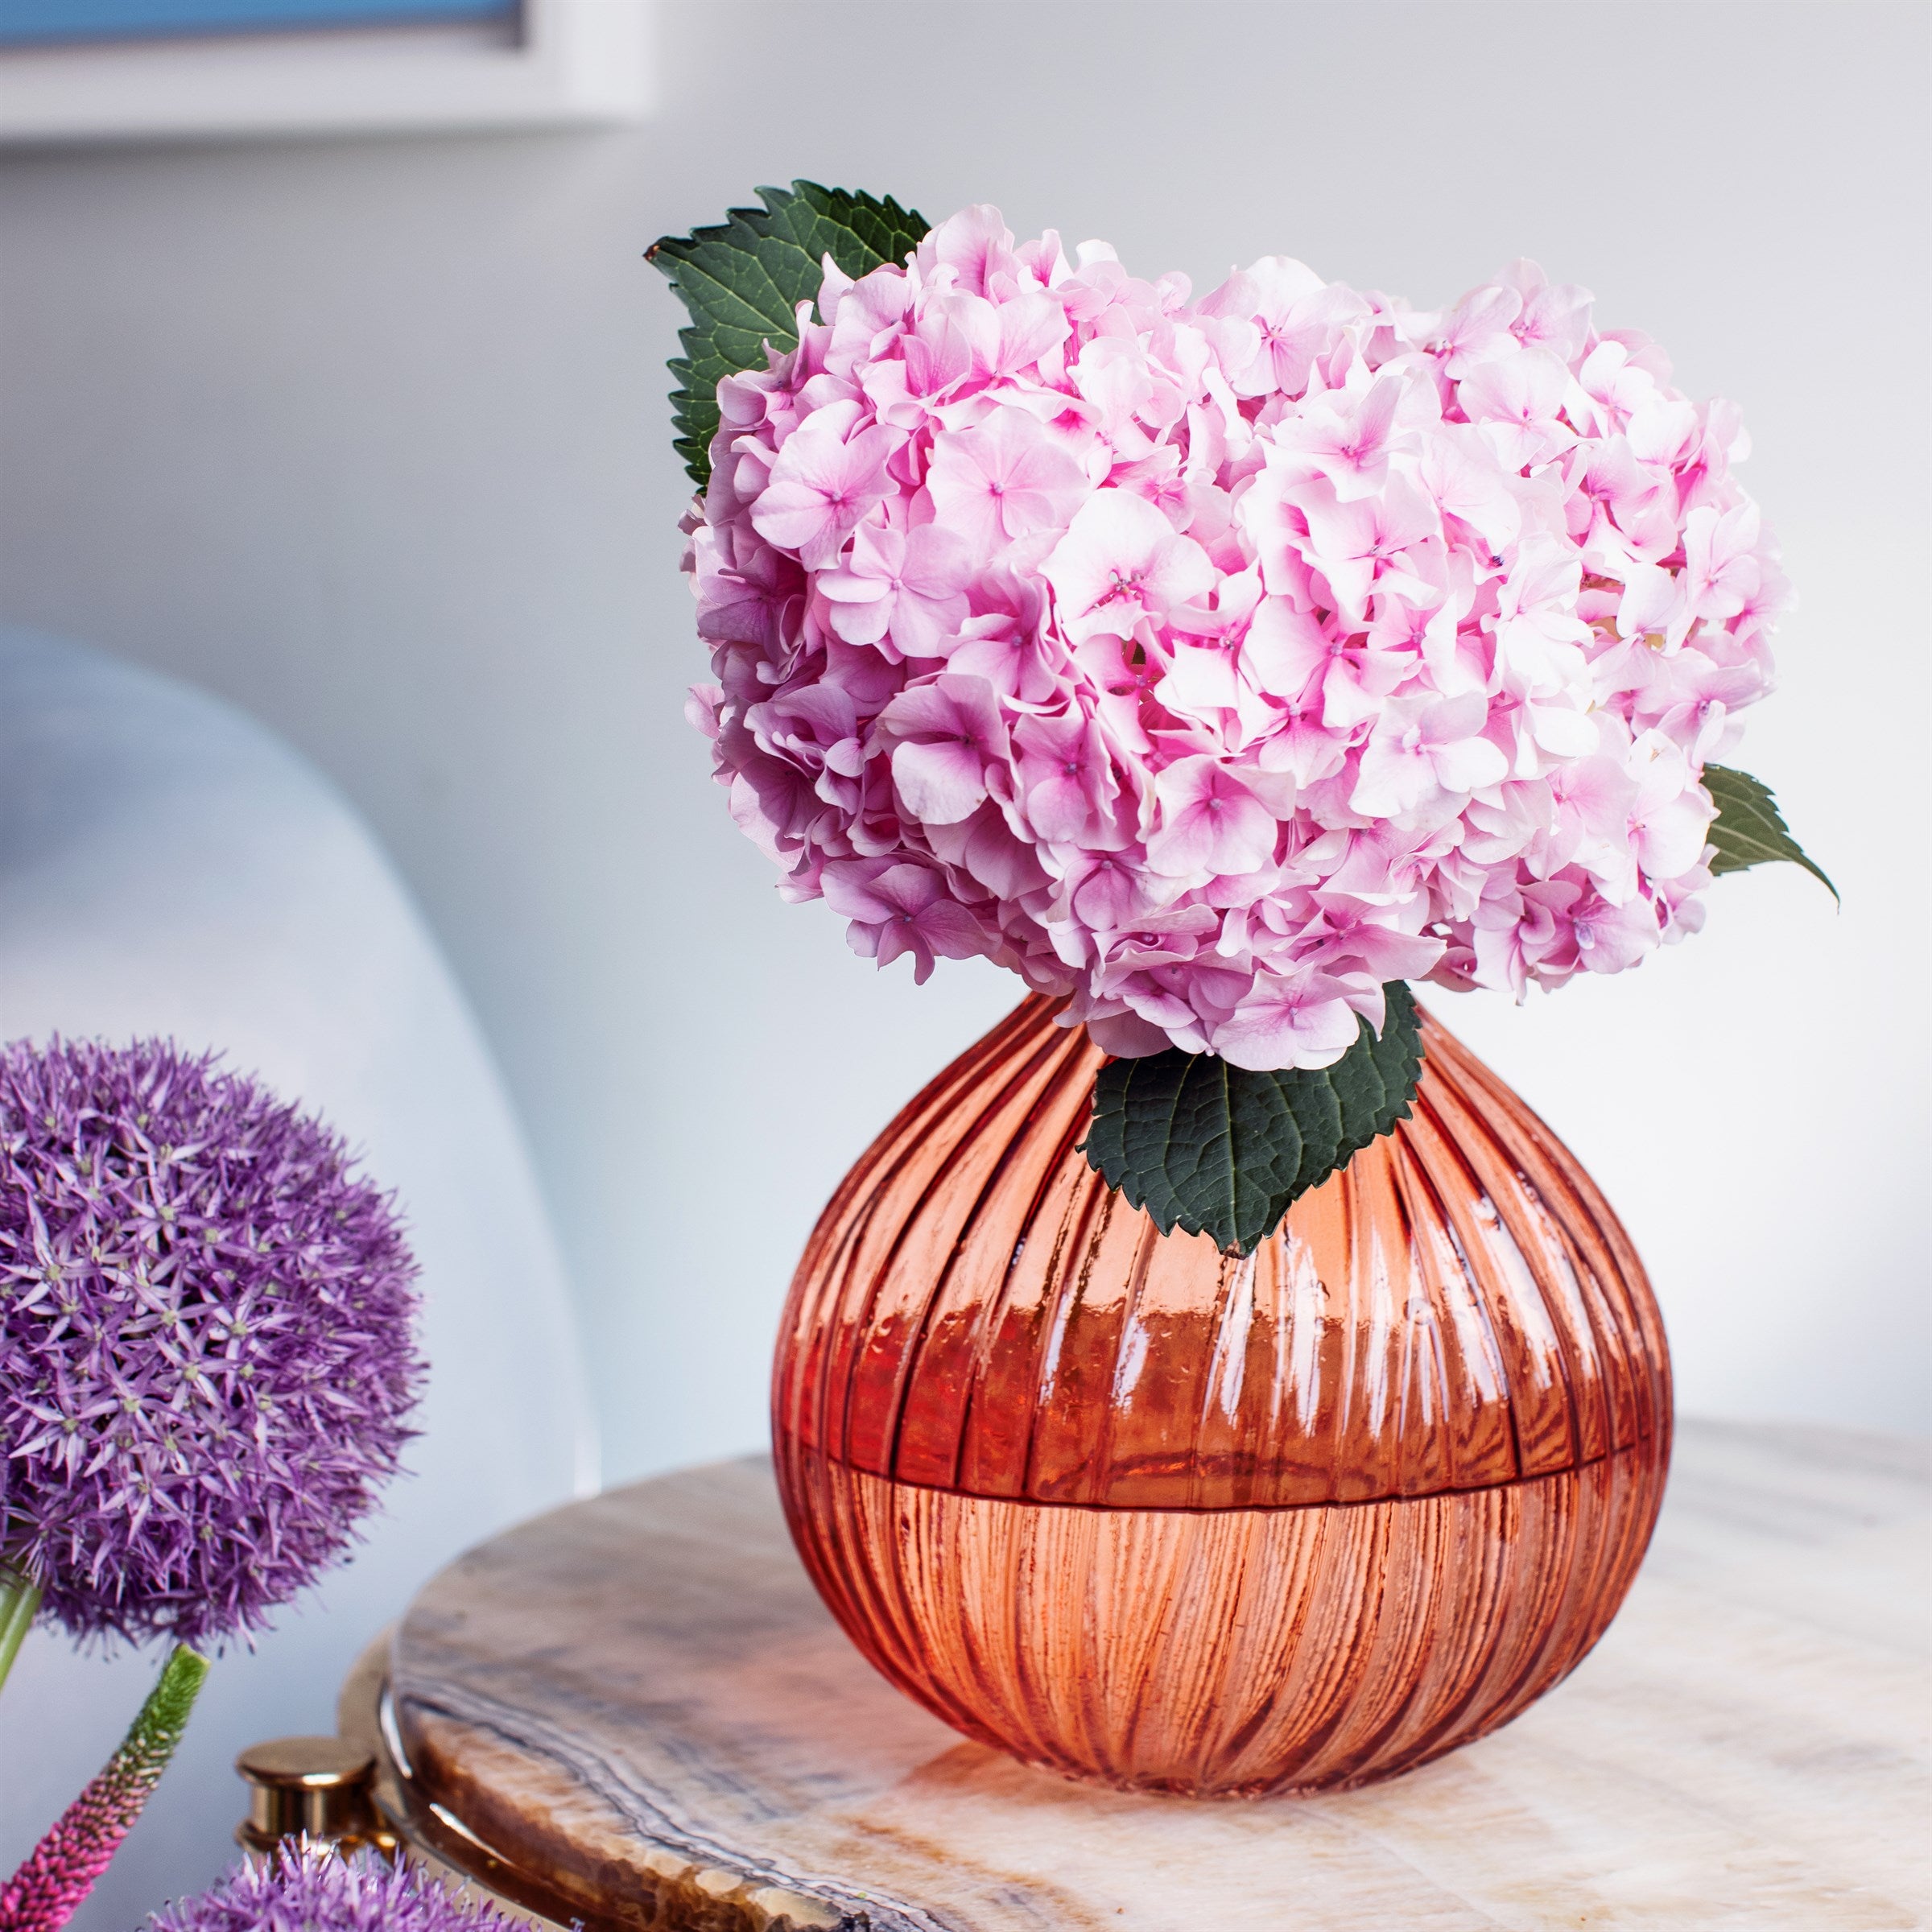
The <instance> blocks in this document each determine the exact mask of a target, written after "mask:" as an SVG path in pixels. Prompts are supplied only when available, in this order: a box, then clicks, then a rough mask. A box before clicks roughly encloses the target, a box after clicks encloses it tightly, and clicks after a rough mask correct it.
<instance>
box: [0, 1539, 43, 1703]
mask: <svg viewBox="0 0 1932 1932" xmlns="http://www.w3.org/2000/svg"><path fill="white" fill-rule="evenodd" d="M39 1608H40V1586H39V1584H38V1583H29V1582H28V1581H27V1579H26V1578H25V1577H23V1576H22V1575H20V1574H19V1572H18V1571H13V1570H9V1569H7V1568H6V1567H5V1566H4V1565H0V1685H4V1684H5V1683H6V1674H7V1672H8V1671H10V1670H12V1669H13V1667H14V1657H16V1656H17V1655H19V1649H20V1640H21V1639H22V1638H23V1637H25V1636H26V1635H27V1626H28V1625H29V1624H31V1623H32V1622H33V1620H34V1612H35V1611H36V1610H38V1609H39Z"/></svg>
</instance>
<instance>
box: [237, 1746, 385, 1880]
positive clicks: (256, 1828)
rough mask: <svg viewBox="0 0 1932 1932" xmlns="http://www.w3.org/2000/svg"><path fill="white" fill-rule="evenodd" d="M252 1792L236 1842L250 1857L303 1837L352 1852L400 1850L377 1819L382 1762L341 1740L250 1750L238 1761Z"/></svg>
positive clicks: (239, 1826) (243, 1753) (251, 1748)
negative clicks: (377, 1779)
mask: <svg viewBox="0 0 1932 1932" xmlns="http://www.w3.org/2000/svg"><path fill="white" fill-rule="evenodd" d="M235 1769H236V1770H237V1772H238V1773H240V1774H241V1776H242V1778H243V1779H244V1781H246V1783H247V1785H248V1787H249V1803H248V1816H247V1818H246V1819H245V1820H244V1821H243V1822H242V1823H241V1824H240V1825H238V1826H237V1827H236V1830H235V1837H236V1839H237V1840H238V1841H239V1842H240V1843H241V1844H242V1847H244V1848H245V1849H246V1850H247V1851H250V1852H272V1851H273V1850H274V1849H275V1846H276V1845H277V1843H279V1842H280V1840H282V1839H284V1838H287V1837H288V1836H289V1835H291V1834H299V1835H303V1836H305V1837H307V1838H308V1839H311V1840H312V1841H314V1842H316V1843H321V1844H325V1845H335V1846H337V1847H340V1848H341V1850H343V1851H345V1852H350V1851H355V1850H357V1849H358V1848H360V1847H362V1846H365V1845H369V1846H373V1847H375V1848H376V1849H378V1850H379V1851H382V1852H390V1851H393V1850H394V1847H395V1839H394V1835H393V1834H391V1833H390V1831H388V1830H387V1829H386V1827H384V1826H383V1824H382V1821H381V1820H380V1818H378V1816H377V1814H376V1808H375V1803H374V1795H373V1791H374V1781H375V1770H376V1761H375V1760H374V1758H373V1757H371V1756H370V1755H369V1752H366V1751H361V1750H358V1749H357V1748H356V1747H355V1746H354V1745H353V1744H344V1743H343V1741H342V1740H341V1738H339V1737H278V1738H275V1739H273V1740H270V1742H269V1743H267V1744H254V1745H251V1746H250V1748H249V1749H247V1750H246V1751H244V1752H242V1755H241V1756H240V1757H237V1759H236V1760H235Z"/></svg>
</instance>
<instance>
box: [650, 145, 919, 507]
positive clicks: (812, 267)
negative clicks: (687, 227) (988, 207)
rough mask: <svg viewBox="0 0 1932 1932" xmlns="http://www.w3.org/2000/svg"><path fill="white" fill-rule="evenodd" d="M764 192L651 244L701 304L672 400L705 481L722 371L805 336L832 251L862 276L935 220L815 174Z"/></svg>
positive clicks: (689, 461)
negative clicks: (822, 181)
mask: <svg viewBox="0 0 1932 1932" xmlns="http://www.w3.org/2000/svg"><path fill="white" fill-rule="evenodd" d="M758 196H759V199H760V200H762V201H763V202H764V204H765V205H764V207H762V208H733V209H732V210H731V211H730V213H729V214H728V215H727V216H726V217H725V221H724V222H723V224H722V225H720V226H719V227H717V228H700V229H693V230H692V232H691V233H690V234H688V235H685V236H682V237H680V236H676V235H667V236H666V237H664V239H663V241H661V242H658V243H657V244H656V245H655V246H653V247H652V248H650V249H649V250H646V254H645V259H646V261H648V262H654V263H655V264H656V266H658V268H660V269H662V270H663V271H664V273H665V275H667V276H668V277H669V278H670V281H671V287H673V288H675V290H676V291H677V292H678V295H679V299H680V300H681V301H682V302H683V304H684V306H685V307H686V308H687V309H689V310H690V312H691V327H690V328H685V329H680V330H679V332H678V340H679V341H680V342H681V343H682V344H683V347H684V353H683V356H682V357H678V358H676V359H675V360H674V361H672V363H671V374H673V375H674V376H675V377H676V378H678V380H679V382H680V383H681V384H682V385H683V386H682V387H681V388H679V389H677V390H673V391H672V393H671V410H672V415H673V419H674V421H675V426H676V428H677V432H678V434H677V448H678V453H679V455H680V456H683V459H684V466H685V468H686V469H688V470H689V471H690V472H691V481H693V482H695V483H696V485H697V486H698V487H699V489H703V488H704V486H705V485H706V484H707V483H708V482H709V481H711V440H712V436H715V435H716V432H717V427H718V384H719V382H720V380H721V379H722V378H725V377H726V376H732V375H736V374H737V373H738V372H739V371H740V370H741V369H762V368H764V366H765V345H766V343H767V342H769V343H770V345H772V346H773V348H774V349H778V350H780V351H781V352H782V351H784V350H786V349H794V348H795V347H796V346H797V345H798V340H799V331H798V320H797V317H798V306H799V303H801V302H810V301H813V300H815V299H816V298H817V295H818V292H819V283H820V282H821V281H823V280H824V258H825V257H826V256H827V255H830V256H831V257H832V260H833V261H834V262H836V263H837V264H838V265H839V266H840V269H842V270H844V272H845V274H847V275H851V276H852V277H853V278H854V279H857V277H858V276H860V275H865V274H867V273H869V271H870V270H873V269H875V268H877V267H879V266H881V264H882V263H884V262H902V261H904V260H905V258H906V255H907V254H909V253H910V251H911V250H913V249H914V248H916V247H918V246H919V243H920V242H921V241H922V240H923V238H924V237H925V234H926V231H927V222H926V221H925V219H924V218H923V217H922V216H919V215H917V214H914V213H913V212H912V211H911V210H910V209H908V208H901V207H900V206H899V204H898V202H896V201H894V200H892V198H891V197H890V196H887V197H886V199H885V200H877V199H875V198H874V197H873V196H871V195H861V194H851V193H848V192H847V191H846V190H845V189H844V188H820V187H819V184H817V183H816V182H815V181H795V182H793V183H792V184H791V188H790V189H789V190H788V189H786V188H760V189H759V190H758Z"/></svg>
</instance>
